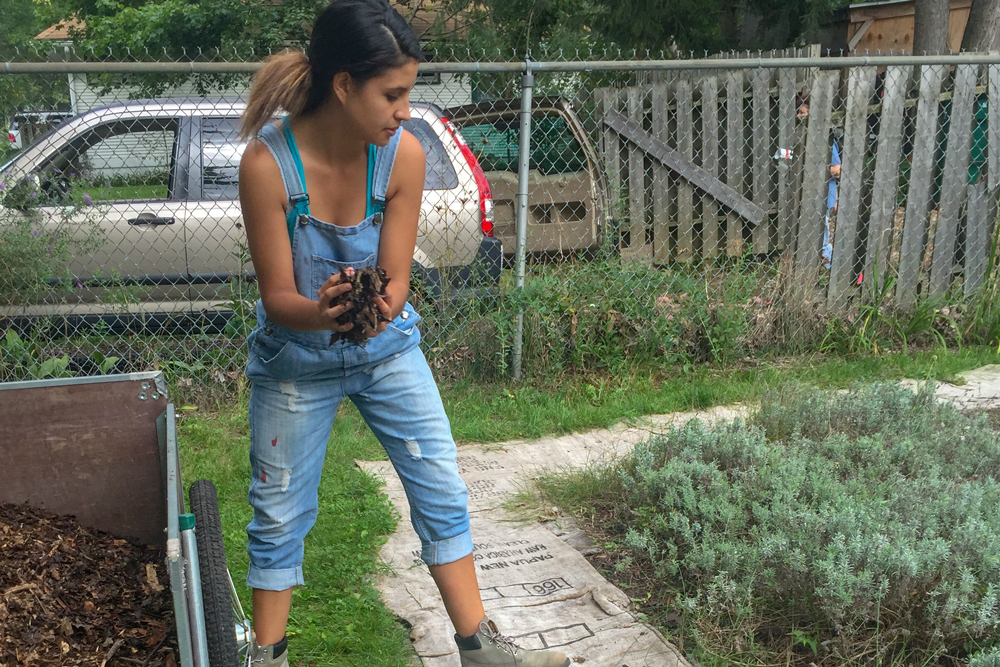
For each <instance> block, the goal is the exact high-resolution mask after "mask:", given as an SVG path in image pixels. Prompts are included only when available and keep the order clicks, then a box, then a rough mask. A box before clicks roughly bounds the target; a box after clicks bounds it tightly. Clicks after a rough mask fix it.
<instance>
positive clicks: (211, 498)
mask: <svg viewBox="0 0 1000 667" xmlns="http://www.w3.org/2000/svg"><path fill="white" fill-rule="evenodd" d="M189 498H190V502H191V513H192V514H194V517H195V519H194V522H195V523H194V529H195V530H194V532H195V538H196V539H197V542H198V566H199V568H200V569H201V593H202V597H203V599H204V602H205V634H206V635H207V636H206V641H207V643H208V664H209V665H211V667H236V665H238V664H239V657H238V654H237V646H236V623H235V620H234V618H233V599H232V595H231V593H230V588H229V569H228V567H227V565H226V549H225V545H224V544H223V541H222V520H221V518H220V517H219V500H218V496H217V494H216V491H215V484H213V483H212V482H211V481H209V480H207V479H199V480H198V481H196V482H194V483H193V484H192V485H191V488H190V491H189Z"/></svg>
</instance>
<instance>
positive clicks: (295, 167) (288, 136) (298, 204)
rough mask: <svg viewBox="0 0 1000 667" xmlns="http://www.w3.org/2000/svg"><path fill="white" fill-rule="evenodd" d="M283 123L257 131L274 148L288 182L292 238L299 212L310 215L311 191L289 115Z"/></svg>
mask: <svg viewBox="0 0 1000 667" xmlns="http://www.w3.org/2000/svg"><path fill="white" fill-rule="evenodd" d="M281 124H282V129H279V128H278V127H277V126H276V125H273V124H272V123H268V124H267V125H265V126H264V127H263V129H261V131H260V133H258V134H257V138H258V139H259V140H260V141H261V143H263V144H264V145H265V146H267V148H268V150H270V151H271V155H273V156H274V160H275V162H277V163H278V169H279V170H280V171H281V180H282V181H284V183H285V194H287V195H288V202H289V204H290V205H289V207H288V211H287V212H286V215H285V221H286V222H287V223H288V238H289V240H291V238H292V235H293V233H294V231H295V222H296V221H297V220H298V218H299V216H300V215H309V195H308V194H306V187H305V182H306V178H305V173H304V172H303V170H302V160H301V158H299V151H298V147H297V146H296V145H295V137H294V136H292V132H291V129H290V126H289V124H288V118H287V117H286V118H285V119H283V120H282V123H281Z"/></svg>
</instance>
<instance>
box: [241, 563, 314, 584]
mask: <svg viewBox="0 0 1000 667" xmlns="http://www.w3.org/2000/svg"><path fill="white" fill-rule="evenodd" d="M305 585H306V582H305V579H304V578H303V577H302V566H301V565H300V566H299V567H293V568H288V569H285V570H262V569H260V568H257V567H254V566H253V565H252V564H251V565H250V571H249V572H248V573H247V586H249V587H250V588H259V589H260V590H264V591H284V590H288V589H289V588H294V587H296V586H305Z"/></svg>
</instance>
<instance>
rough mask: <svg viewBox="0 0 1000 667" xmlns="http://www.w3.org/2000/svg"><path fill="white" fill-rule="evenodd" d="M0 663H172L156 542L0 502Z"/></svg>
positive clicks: (167, 601) (71, 666)
mask: <svg viewBox="0 0 1000 667" xmlns="http://www.w3.org/2000/svg"><path fill="white" fill-rule="evenodd" d="M0 665H10V666H11V667H14V666H15V665H16V666H17V667H48V666H50V665H52V666H55V665H58V666H59V667H77V666H78V667H84V666H86V667H97V666H99V665H104V666H105V667H131V666H132V665H135V666H137V667H138V666H140V665H145V666H146V667H164V666H165V667H176V665H177V634H176V631H175V626H174V608H173V597H172V596H171V592H170V587H169V575H168V573H167V568H166V565H165V564H164V561H163V552H162V550H161V549H158V548H154V547H146V546H142V545H138V544H135V543H133V542H131V541H128V540H122V539H117V538H115V537H114V536H112V535H108V534H107V533H102V532H101V531H98V530H94V529H91V528H86V527H83V526H81V525H80V524H79V523H77V521H76V520H75V519H74V518H73V517H68V516H57V515H55V514H51V513H49V512H46V511H43V510H39V509H34V508H31V507H28V506H27V505H12V504H7V503H0Z"/></svg>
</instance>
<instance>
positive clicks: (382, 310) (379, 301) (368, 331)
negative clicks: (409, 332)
mask: <svg viewBox="0 0 1000 667" xmlns="http://www.w3.org/2000/svg"><path fill="white" fill-rule="evenodd" d="M375 305H376V306H378V312H379V315H380V316H381V317H380V318H379V321H378V323H376V325H375V328H374V329H372V328H371V327H365V335H366V336H368V337H369V338H374V337H375V336H377V335H379V334H380V333H382V332H383V331H385V328H386V326H388V324H389V322H390V321H391V320H392V317H391V316H392V308H390V307H389V295H386V296H384V297H382V296H377V297H375Z"/></svg>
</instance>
